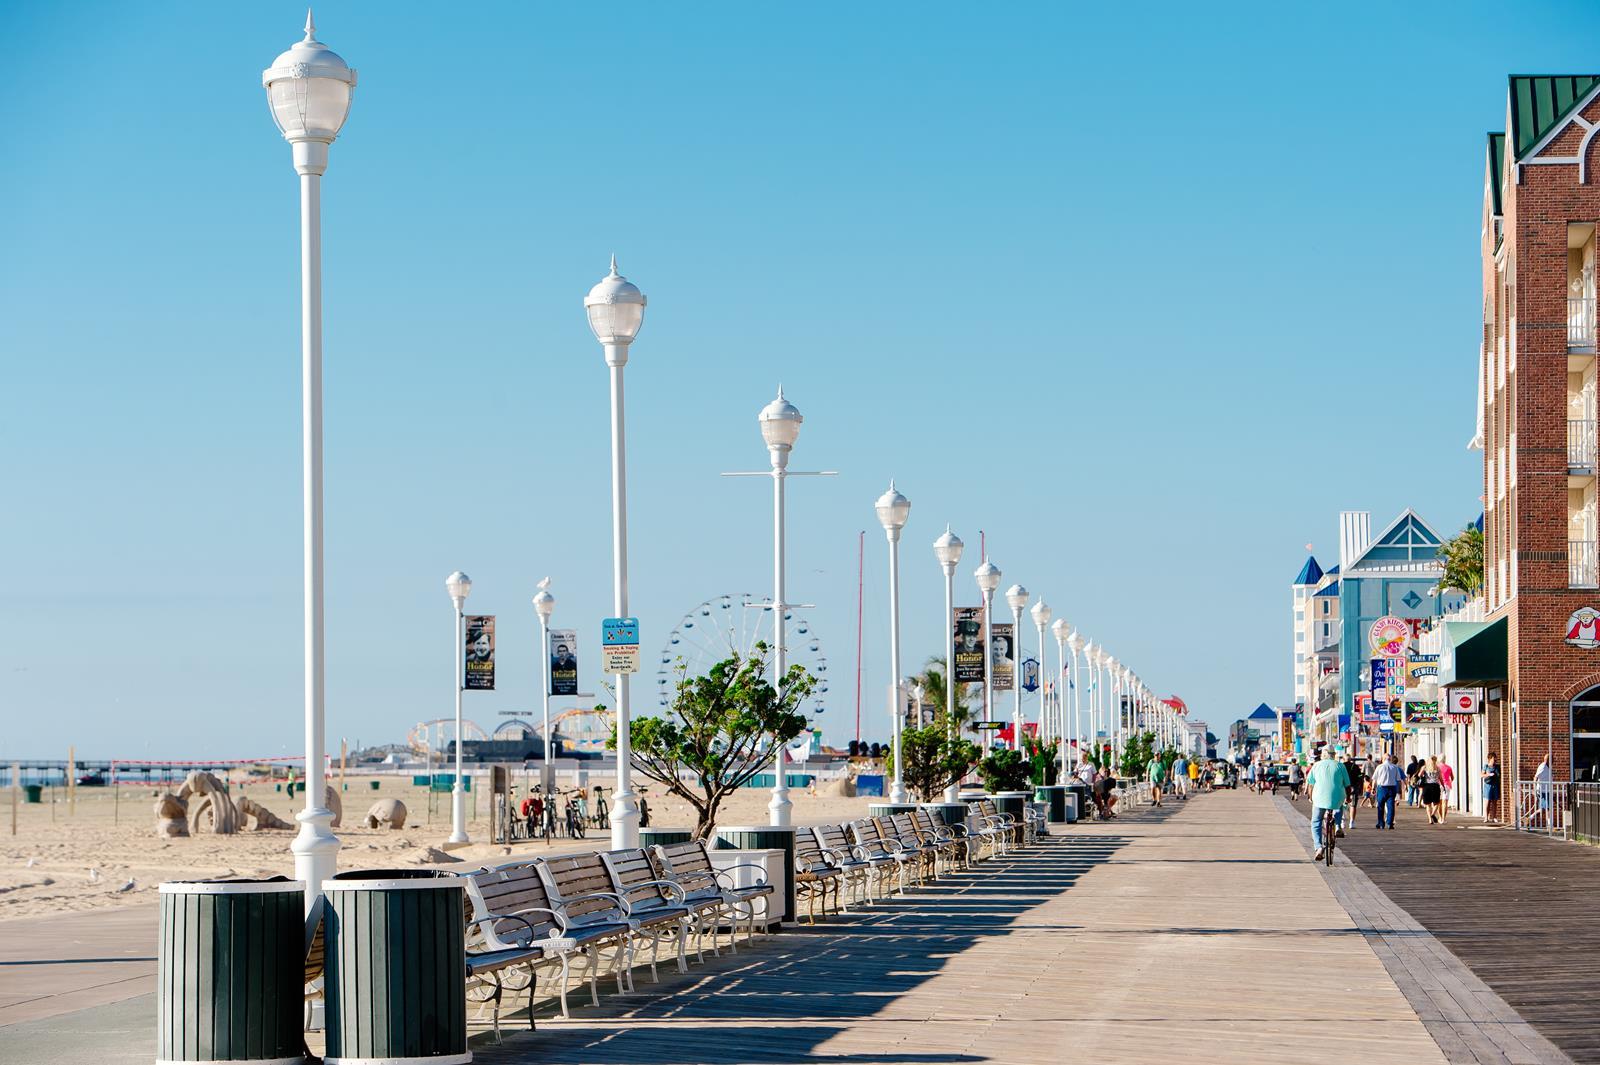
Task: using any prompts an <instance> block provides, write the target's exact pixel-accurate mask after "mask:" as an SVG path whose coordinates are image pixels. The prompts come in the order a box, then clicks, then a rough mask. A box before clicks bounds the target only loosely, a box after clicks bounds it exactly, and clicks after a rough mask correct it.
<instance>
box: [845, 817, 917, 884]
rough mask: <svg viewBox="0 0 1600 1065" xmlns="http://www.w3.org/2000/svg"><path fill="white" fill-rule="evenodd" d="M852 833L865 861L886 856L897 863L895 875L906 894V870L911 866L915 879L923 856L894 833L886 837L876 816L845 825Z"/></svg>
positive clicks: (853, 841)
mask: <svg viewBox="0 0 1600 1065" xmlns="http://www.w3.org/2000/svg"><path fill="white" fill-rule="evenodd" d="M845 827H846V829H848V831H849V833H850V841H851V842H852V843H853V844H854V845H855V846H856V847H857V848H858V849H859V850H860V856H861V857H862V858H863V860H865V861H875V860H878V861H881V860H882V859H884V858H887V859H889V860H890V861H892V862H894V863H895V866H894V870H895V877H896V880H897V881H898V884H899V892H900V894H902V895H903V894H905V892H906V889H907V887H908V884H907V882H906V870H907V868H908V867H909V868H910V870H911V875H912V878H913V879H915V878H916V876H917V874H918V873H920V872H921V867H922V859H921V856H920V855H919V854H917V853H915V852H913V851H910V850H908V849H907V848H906V847H905V845H904V844H902V843H901V842H900V841H899V840H896V839H895V838H894V837H893V836H892V835H891V836H889V837H887V838H886V837H885V836H884V834H883V833H882V832H881V831H880V830H879V828H878V822H877V820H876V819H875V818H871V817H863V818H861V819H860V820H858V821H851V822H850V823H849V824H848V825H846V826H845Z"/></svg>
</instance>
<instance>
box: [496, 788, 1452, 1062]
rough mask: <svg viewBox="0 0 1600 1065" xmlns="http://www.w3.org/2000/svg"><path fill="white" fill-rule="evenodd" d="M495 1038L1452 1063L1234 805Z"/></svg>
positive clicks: (644, 1048)
mask: <svg viewBox="0 0 1600 1065" xmlns="http://www.w3.org/2000/svg"><path fill="white" fill-rule="evenodd" d="M544 1015H548V1014H547V1013H546V1014H544ZM514 1023H515V1022H513V1024H514ZM508 1033H511V1034H508V1038H507V1041H506V1043H505V1044H504V1045H502V1046H498V1047H490V1046H483V1045H475V1046H474V1052H475V1054H476V1056H477V1060H478V1061H479V1062H482V1063H485V1065H497V1063H508V1062H541V1063H543V1062H550V1063H560V1062H573V1063H576V1062H584V1063H593V1065H605V1063H618V1065H620V1063H629V1065H634V1063H642V1065H648V1063H673V1065H677V1063H682V1065H692V1063H721V1062H752V1063H774V1062H796V1061H834V1062H850V1063H870V1062H883V1063H916V1062H930V1063H945V1062H948V1063H960V1062H1010V1063H1016V1065H1026V1063H1032V1062H1040V1063H1045V1062H1048V1063H1051V1065H1055V1063H1058V1062H1061V1061H1063V1060H1075V1059H1076V1058H1077V1056H1078V1055H1079V1054H1082V1055H1085V1056H1086V1057H1089V1058H1092V1060H1095V1061H1102V1062H1108V1063H1123V1062H1129V1063H1133V1062H1156V1061H1160V1062H1162V1063H1163V1065H1170V1062H1171V1061H1172V1060H1173V1058H1174V1057H1175V1056H1176V1057H1179V1058H1182V1059H1184V1060H1195V1061H1214V1062H1232V1061H1243V1060H1249V1059H1252V1058H1255V1057H1259V1056H1261V1053H1262V1051H1263V1048H1269V1049H1268V1050H1267V1051H1266V1052H1267V1053H1268V1054H1269V1056H1274V1057H1276V1056H1281V1055H1282V1054H1284V1053H1288V1054H1289V1055H1290V1056H1291V1057H1293V1058H1294V1059H1295V1060H1296V1061H1304V1062H1335V1063H1338V1065H1347V1063H1348V1062H1350V1061H1356V1060H1359V1061H1361V1062H1363V1065H1383V1063H1387V1062H1395V1063H1404V1065H1426V1063H1431V1062H1442V1061H1445V1060H1447V1059H1446V1057H1445V1055H1444V1054H1442V1053H1441V1051H1440V1049H1439V1047H1438V1046H1437V1045H1436V1043H1435V1042H1434V1040H1433V1039H1432V1038H1431V1037H1430V1036H1429V1034H1428V1032H1427V1030H1426V1029H1425V1028H1424V1026H1423V1024H1422V1022H1421V1020H1420V1019H1419V1018H1418V1016H1417V1014H1416V1012H1415V1011H1414V1010H1413V1009H1412V1008H1411V1007H1410V1006H1409V1005H1408V1004H1407V1002H1406V999H1405V997H1404V996H1403V995H1402V994H1401V992H1400V991H1399V989H1398V988H1397V987H1396V985H1395V983H1394V981H1393V980H1392V979H1391V978H1390V977H1389V975H1388V972H1387V971H1386V969H1385V968H1384V965H1383V963H1382V962H1381V961H1380V960H1379V958H1378V957H1377V955H1376V954H1374V952H1373V950H1372V949H1371V947H1369V946H1368V944H1367V941H1366V939H1365V938H1364V937H1363V935H1362V933H1361V931H1360V929H1358V928H1357V927H1356V925H1355V924H1354V922H1353V921H1352V920H1351V918H1350V916H1349V914H1348V913H1347V912H1346V911H1345V909H1344V908H1343V907H1342V906H1341V905H1340V904H1339V902H1338V901H1337V900H1336V899H1335V898H1334V897H1333V895H1332V894H1331V892H1330V891H1329V890H1328V887H1327V886H1326V883H1325V881H1324V878H1323V875H1322V873H1321V871H1320V869H1319V868H1318V867H1317V866H1314V865H1312V864H1311V863H1310V862H1308V861H1307V860H1306V858H1305V854H1304V850H1303V848H1302V846H1301V844H1300V842H1299V840H1298V839H1297V838H1296V837H1295V835H1294V834H1293V832H1292V831H1291V829H1290V826H1289V824H1288V823H1287V822H1286V821H1285V820H1284V818H1283V816H1282V815H1281V814H1280V813H1279V811H1278V809H1277V808H1276V806H1275V805H1274V804H1273V803H1271V802H1266V801H1262V800H1260V799H1258V798H1257V797H1255V796H1249V795H1242V794H1234V793H1219V794H1215V795H1205V796H1199V797H1197V798H1195V799H1193V800H1191V801H1190V802H1189V803H1187V804H1181V805H1176V806H1168V807H1166V808H1164V809H1162V810H1159V811H1152V810H1142V811H1135V812H1134V813H1133V814H1131V815H1130V816H1128V817H1125V818H1122V819H1119V820H1117V821H1115V822H1112V823H1109V824H1094V825H1084V826H1077V827H1074V828H1072V829H1071V830H1069V833H1068V835H1067V836H1066V837H1064V838H1056V839H1052V840H1049V841H1045V842H1042V843H1041V844H1039V845H1038V846H1036V847H1033V848H1029V849H1028V850H1026V851H1024V852H1022V853H1019V854H1016V855H1014V856H1011V857H1009V858H1005V859H1002V860H1000V861H998V862H994V863H986V867H982V868H980V869H979V870H977V871H975V872H973V873H971V874H964V875H961V876H958V877H952V878H950V879H949V880H948V881H947V882H944V883H941V884H939V885H936V886H933V887H930V888H927V889H924V890H921V891H917V892H914V893H912V894H911V895H910V896H909V897H907V898H905V899H901V900H896V901H893V902H889V903H886V904H881V905H879V906H875V907H873V908H872V909H871V910H870V911H868V912H865V913H861V914H856V915H849V916H846V917H843V918H838V919H834V920H831V921H829V922H828V923H826V924H824V925H821V926H819V927H817V928H816V929H811V928H801V929H800V930H798V931H787V932H784V933H783V934H781V935H779V936H775V937H770V938H767V939H764V940H758V941H757V944H756V945H755V947H754V948H753V949H749V950H746V949H743V948H741V951H740V953H739V954H738V955H737V956H726V955H725V956H724V957H722V958H720V959H713V960H708V961H707V963H706V964H705V965H691V967H690V971H689V972H688V973H687V974H684V975H678V974H675V973H674V974H670V975H669V974H667V973H663V976H662V982H661V983H660V984H659V985H655V984H651V983H649V981H648V975H646V976H644V977H642V978H641V980H640V982H639V985H638V990H637V992H635V993H634V994H631V995H623V996H616V995H613V996H610V997H604V996H603V997H602V999H601V1005H600V1006H599V1007H598V1008H590V1007H587V1006H585V1007H583V1008H580V1009H575V1010H574V1013H573V1019H572V1020H570V1021H561V1020H559V1019H556V1020H544V1019H542V1017H541V1020H540V1022H539V1030H538V1031H537V1032H528V1031H527V1030H526V1029H523V1030H521V1031H517V1032H512V1030H511V1029H508Z"/></svg>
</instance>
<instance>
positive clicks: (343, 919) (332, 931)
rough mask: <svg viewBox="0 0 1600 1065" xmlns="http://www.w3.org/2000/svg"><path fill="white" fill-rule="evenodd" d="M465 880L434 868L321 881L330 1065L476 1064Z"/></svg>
mask: <svg viewBox="0 0 1600 1065" xmlns="http://www.w3.org/2000/svg"><path fill="white" fill-rule="evenodd" d="M463 883H464V882H463V881H462V880H461V878H460V877H457V876H456V875H455V874H453V873H447V872H441V871H439V870H434V869H365V870H359V871H355V872H349V873H340V874H339V875H338V876H336V877H334V878H333V879H332V880H324V881H323V882H322V890H323V894H324V896H325V897H326V899H327V901H328V928H327V978H326V983H327V991H326V996H327V1036H328V1049H327V1055H326V1058H325V1060H326V1061H327V1062H328V1065H334V1063H335V1062H339V1061H362V1062H378V1061H381V1062H384V1063H385V1065H408V1063H410V1062H418V1063H422V1062H427V1063H429V1065H455V1063H458V1062H460V1063H464V1062H469V1061H471V1060H472V1054H471V1052H469V1051H468V1050H467V955H466V940H465V929H466V915H465V912H464V905H465V902H464V898H463V890H462V887H463Z"/></svg>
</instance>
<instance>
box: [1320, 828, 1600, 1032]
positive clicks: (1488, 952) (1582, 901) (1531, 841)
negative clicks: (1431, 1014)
mask: <svg viewBox="0 0 1600 1065" xmlns="http://www.w3.org/2000/svg"><path fill="white" fill-rule="evenodd" d="M1300 808H1301V809H1302V810H1303V809H1304V804H1301V807H1300ZM1376 820H1377V818H1376V816H1375V815H1374V814H1373V812H1372V811H1370V810H1362V811H1361V818H1360V821H1359V823H1358V825H1357V827H1356V830H1355V831H1354V832H1351V833H1350V834H1349V835H1348V836H1347V837H1346V838H1345V839H1343V840H1340V841H1339V846H1340V848H1341V851H1342V853H1344V854H1346V855H1348V856H1349V857H1350V858H1351V859H1353V860H1354V861H1355V863H1356V864H1357V865H1358V866H1359V867H1360V868H1361V870H1362V872H1364V873H1365V874H1366V875H1367V876H1368V877H1369V878H1371V880H1372V882H1373V883H1374V884H1376V885H1377V887H1378V888H1379V889H1380V890H1381V891H1382V892H1383V894H1384V895H1385V896H1387V897H1388V898H1389V899H1390V900H1392V901H1393V903H1394V904H1395V905H1397V906H1399V907H1400V908H1401V909H1403V910H1405V911H1406V912H1407V913H1409V914H1410V915H1411V916H1412V917H1414V918H1415V919H1416V920H1417V922H1418V923H1419V924H1420V925H1421V926H1422V927H1424V928H1426V929H1427V930H1428V932H1430V933H1432V935H1433V936H1434V937H1435V938H1436V939H1437V940H1438V941H1439V942H1441V943H1443V944H1444V945H1445V946H1446V947H1448V948H1449V949H1450V951H1451V952H1452V953H1453V954H1454V955H1455V956H1456V957H1458V958H1459V959H1461V961H1462V962H1464V963H1465V964H1466V965H1467V967H1468V968H1470V969H1471V970H1472V972H1473V973H1474V974H1475V975H1477V976H1478V977H1479V978H1480V979H1482V980H1483V982H1484V983H1485V984H1487V985H1488V986H1489V987H1490V988H1492V989H1493V990H1494V991H1495V992H1497V993H1498V994H1499V996H1500V997H1501V998H1503V999H1504V1000H1505V1001H1506V1002H1507V1003H1508V1004H1509V1005H1510V1006H1511V1007H1512V1008H1513V1009H1515V1010H1516V1012H1517V1013H1518V1014H1519V1015H1520V1016H1521V1017H1522V1018H1523V1019H1524V1020H1526V1021H1527V1022H1528V1023H1529V1024H1531V1025H1533V1027H1534V1028H1535V1029H1536V1030H1537V1031H1538V1032H1539V1033H1540V1034H1541V1035H1543V1036H1544V1037H1545V1038H1546V1039H1548V1040H1550V1041H1551V1042H1552V1043H1554V1044H1555V1045H1556V1046H1558V1047H1560V1048H1561V1049H1562V1050H1563V1051H1565V1052H1566V1054H1567V1055H1568V1056H1569V1057H1571V1058H1572V1059H1573V1060H1574V1061H1579V1062H1594V1063H1600V1024H1597V1023H1596V1022H1595V1019H1594V1016H1593V1015H1592V1014H1591V1013H1589V1011H1588V1009H1587V1008H1586V1007H1587V1006H1588V1005H1589V1004H1591V1003H1594V1002H1596V1001H1597V1000H1600V919H1597V915H1596V911H1595V900H1596V887H1597V885H1600V848H1594V847H1589V846H1583V845H1580V844H1576V843H1565V842H1562V841H1560V840H1553V839H1547V838H1545V837H1543V836H1534V835H1529V834H1527V833H1522V832H1515V831H1512V830H1510V829H1504V828H1494V827H1489V826H1485V825H1484V823H1483V822H1482V821H1480V820H1479V819H1478V818H1475V817H1466V816H1463V815H1452V816H1451V818H1450V820H1449V822H1448V823H1447V824H1445V825H1442V826H1432V825H1429V824H1428V823H1427V817H1426V816H1425V815H1424V814H1423V813H1422V812H1421V811H1420V810H1410V809H1407V808H1405V807H1404V806H1402V807H1401V808H1400V810H1399V814H1398V816H1397V817H1396V819H1395V821H1396V828H1395V830H1394V831H1393V832H1378V831H1375V830H1374V829H1373V827H1372V826H1373V823H1374V822H1375V821H1376Z"/></svg>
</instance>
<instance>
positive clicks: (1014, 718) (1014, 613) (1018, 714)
mask: <svg viewBox="0 0 1600 1065" xmlns="http://www.w3.org/2000/svg"><path fill="white" fill-rule="evenodd" d="M1006 605H1007V606H1009V607H1010V608H1011V749H1012V750H1013V751H1020V750H1022V678H1021V677H1019V676H1017V671H1018V669H1019V668H1020V667H1021V665H1022V611H1023V609H1024V608H1025V607H1027V605H1028V589H1026V588H1024V587H1023V586H1022V585H1020V584H1013V585H1012V586H1011V587H1009V588H1007V589H1006Z"/></svg>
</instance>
